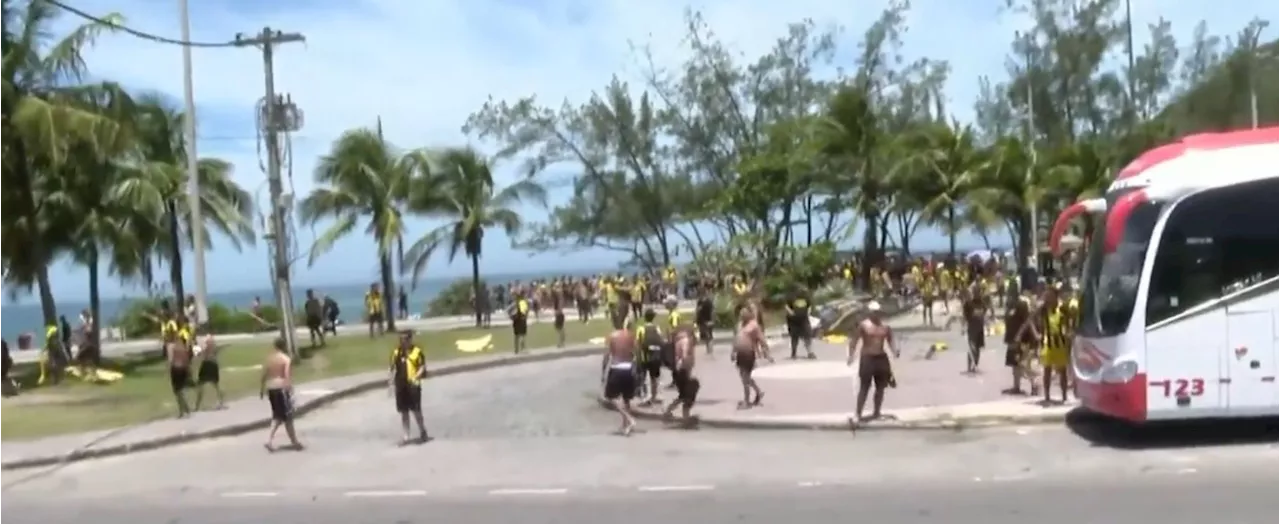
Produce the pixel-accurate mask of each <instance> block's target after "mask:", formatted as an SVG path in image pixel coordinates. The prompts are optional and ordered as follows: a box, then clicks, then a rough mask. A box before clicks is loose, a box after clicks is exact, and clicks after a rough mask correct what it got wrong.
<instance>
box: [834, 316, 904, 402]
mask: <svg viewBox="0 0 1280 524" xmlns="http://www.w3.org/2000/svg"><path fill="white" fill-rule="evenodd" d="M867 311H868V312H869V313H870V316H869V317H867V319H865V320H863V321H862V322H860V323H858V333H857V336H855V337H853V339H852V340H850V341H849V358H848V362H847V364H848V365H849V367H853V363H854V358H855V357H859V356H860V357H861V358H860V359H859V360H858V404H857V407H856V411H855V412H854V415H855V416H856V417H857V419H858V420H859V421H862V420H865V419H863V418H862V409H863V408H864V407H866V405H867V393H868V392H869V391H870V390H871V386H872V385H873V384H874V385H875V388H876V394H875V400H874V405H873V406H872V412H871V419H876V418H880V408H881V406H883V405H884V390H885V388H887V387H889V386H892V385H894V379H893V364H892V363H891V362H890V361H889V353H888V351H891V352H893V356H894V358H897V357H899V356H900V355H901V352H900V351H898V349H897V347H895V346H894V343H893V330H892V329H891V328H890V327H889V326H888V325H886V324H885V323H884V320H883V317H882V316H881V311H880V303H879V302H876V301H874V300H873V301H871V303H869V304H867ZM859 342H861V343H862V353H861V355H859V354H858V343H859ZM886 350H888V351H886Z"/></svg>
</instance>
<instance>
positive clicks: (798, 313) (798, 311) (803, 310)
mask: <svg viewBox="0 0 1280 524" xmlns="http://www.w3.org/2000/svg"><path fill="white" fill-rule="evenodd" d="M811 305H812V304H811V303H810V301H809V295H808V294H806V293H796V294H794V295H791V298H790V300H788V301H787V307H790V308H791V314H790V315H788V316H789V317H791V319H792V320H797V321H799V320H806V321H807V319H808V318H809V308H810V307H811Z"/></svg>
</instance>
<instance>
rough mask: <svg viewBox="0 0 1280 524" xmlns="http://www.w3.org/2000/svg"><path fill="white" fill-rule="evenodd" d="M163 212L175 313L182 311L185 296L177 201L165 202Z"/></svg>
mask: <svg viewBox="0 0 1280 524" xmlns="http://www.w3.org/2000/svg"><path fill="white" fill-rule="evenodd" d="M165 214H166V215H168V217H166V218H168V219H169V282H170V283H171V284H173V294H174V296H176V297H177V302H175V303H174V304H173V310H172V311H174V312H175V313H180V312H182V311H183V306H184V305H186V303H185V302H184V301H185V300H186V299H187V298H186V297H187V294H186V290H185V289H183V285H182V227H181V226H180V224H179V221H178V202H177V201H176V200H170V201H169V202H168V203H167V204H165Z"/></svg>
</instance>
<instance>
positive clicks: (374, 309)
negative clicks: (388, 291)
mask: <svg viewBox="0 0 1280 524" xmlns="http://www.w3.org/2000/svg"><path fill="white" fill-rule="evenodd" d="M364 309H365V311H368V312H369V313H381V312H382V293H375V292H373V291H370V292H368V293H365V294H364Z"/></svg>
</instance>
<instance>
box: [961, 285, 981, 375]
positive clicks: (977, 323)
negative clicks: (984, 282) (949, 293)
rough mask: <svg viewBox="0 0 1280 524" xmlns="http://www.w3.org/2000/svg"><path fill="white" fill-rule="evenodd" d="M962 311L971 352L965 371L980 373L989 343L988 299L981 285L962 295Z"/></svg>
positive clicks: (973, 286) (971, 373)
mask: <svg viewBox="0 0 1280 524" xmlns="http://www.w3.org/2000/svg"><path fill="white" fill-rule="evenodd" d="M962 297H963V300H964V302H962V303H961V304H960V313H961V315H962V316H963V317H964V326H965V335H966V338H967V339H968V341H969V353H968V358H967V359H966V361H967V367H966V368H965V373H968V374H970V375H974V374H977V373H978V363H979V361H980V360H981V358H982V350H983V349H984V348H985V347H986V345H987V321H986V319H987V299H986V296H985V293H984V292H983V291H982V288H981V286H979V285H978V284H974V285H972V286H970V287H969V289H968V290H967V291H965V292H964V294H963V295H962Z"/></svg>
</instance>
